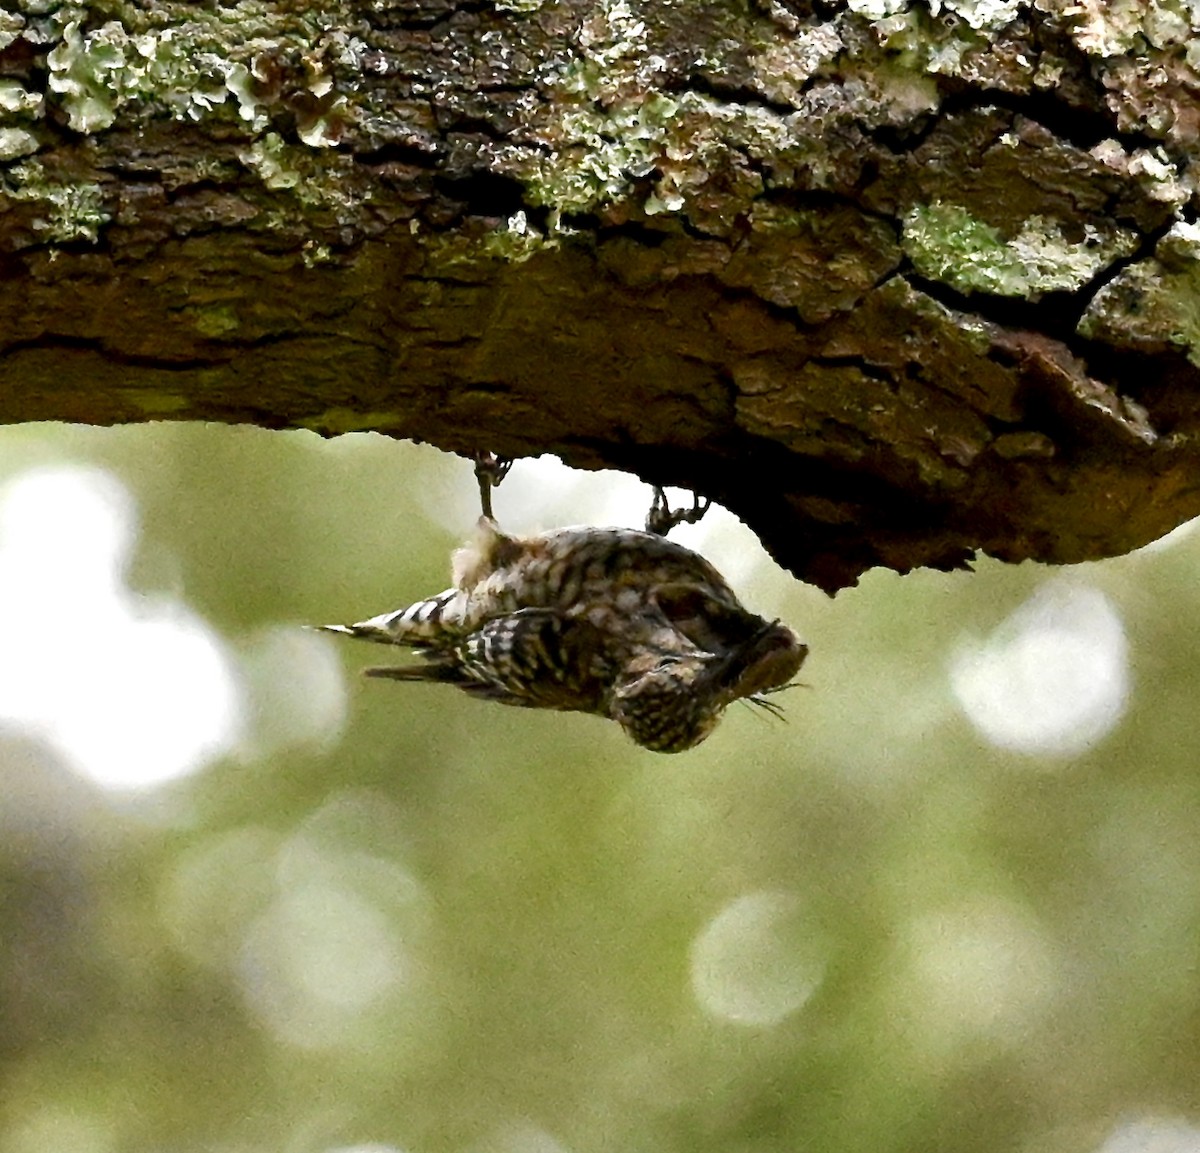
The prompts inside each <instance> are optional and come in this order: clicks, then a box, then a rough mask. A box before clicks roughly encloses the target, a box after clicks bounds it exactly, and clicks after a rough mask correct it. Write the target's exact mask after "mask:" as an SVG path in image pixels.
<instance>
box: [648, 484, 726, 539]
mask: <svg viewBox="0 0 1200 1153" xmlns="http://www.w3.org/2000/svg"><path fill="white" fill-rule="evenodd" d="M711 504H712V501H711V500H709V499H708V497H703V498H702V497H700V496H699V494H697V493H692V507H691V508H687V509H684V508H677V509H672V508H671V506H670V504H669V503H668V502H667V494H666V492H665V491H664V490H663V488H662V486H661V485H657V484H656V485H655V486H654V501H653V503H652V504H651V505H650V511H649V512H648V513H646V531H647V532H652V533H654V534H655V535H656V536H666V535H667V533H669V532H670V531H671V529H673V528H674V527H675V526H676V525H677V524H695V523H696V522H697V521H698V520H699V519H700V518H701V517H702V516H703V515H704V514H705V513H706V512H708V509H709V506H710V505H711Z"/></svg>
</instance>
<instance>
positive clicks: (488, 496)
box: [475, 452, 513, 520]
mask: <svg viewBox="0 0 1200 1153" xmlns="http://www.w3.org/2000/svg"><path fill="white" fill-rule="evenodd" d="M512 463H513V462H512V459H511V458H510V457H507V456H497V455H496V454H495V453H494V452H477V453H476V454H475V479H476V480H477V481H478V482H479V507H480V509H481V510H482V512H483V515H484V516H485V517H487V518H488V520H493V519H494V518H493V516H492V489H494V488H496V487H497V485H499V484H500V482H501V481H502V480H503V479H504V478H505V477H506V476H508V470H509V469H510V468H512Z"/></svg>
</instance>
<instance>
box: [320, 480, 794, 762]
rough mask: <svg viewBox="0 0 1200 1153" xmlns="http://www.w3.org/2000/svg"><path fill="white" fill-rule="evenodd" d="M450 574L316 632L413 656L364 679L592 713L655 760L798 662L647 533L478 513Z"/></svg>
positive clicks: (783, 678) (779, 629)
mask: <svg viewBox="0 0 1200 1153" xmlns="http://www.w3.org/2000/svg"><path fill="white" fill-rule="evenodd" d="M481 484H482V482H481ZM485 511H490V509H488V506H487V503H486V502H485ZM453 580H454V585H453V587H451V588H448V589H447V590H446V591H445V592H442V593H438V595H437V596H434V597H430V598H429V599H428V600H422V601H417V602H416V603H415V604H412V605H409V606H408V607H407V608H403V609H399V610H397V611H395V612H390V613H384V614H382V615H381V616H377V617H372V618H371V619H370V620H365V621H362V622H360V623H358V624H353V625H328V626H326V628H328V629H329V630H330V631H332V632H337V633H344V634H347V635H349V636H354V637H363V638H365V639H367V640H373V641H379V642H382V643H384V644H394V645H405V646H408V647H409V648H413V649H416V650H417V651H418V652H419V653H420V654H421V656H422V657H423V658H424V661H423V663H420V664H416V665H409V666H401V667H389V668H374V669H368V670H367V673H368V675H370V676H377V677H390V678H392V679H393V680H399V681H442V682H445V683H447V684H452V685H457V686H458V687H459V688H461V689H463V690H464V691H466V692H468V693H470V694H471V695H472V696H476V697H481V698H485V699H487V700H494V701H500V702H502V703H504V704H509V705H523V706H526V707H529V708H543V709H560V710H570V711H576V712H584V713H596V714H598V715H600V716H604V717H611V718H612V719H613V720H615V721H616V722H617V723H618V724H620V726H621V727H622V728H623V729H624V730H625V731H626V732H627V733H628V734H629V735H630V737H632V738H633V740H634V741H636V742H637V743H638V744H639V745H642V746H643V747H645V748H647V749H653V750H656V751H658V752H663V753H675V752H681V751H682V750H684V749H690V748H692V747H693V746H695V745H698V744H699V743H700V742H701V741H702V740H704V738H705V737H707V736H708V734H709V733H711V732H712V730H713V729H714V728H715V727H716V724H717V722H718V721H719V720H720V719H721V715H722V713H723V712H724V711H725V708H726V707H727V706H728V705H729V704H731V703H732V702H733V701H736V700H740V699H748V700H750V701H751V702H753V703H756V704H762V705H765V706H767V707H768V708H771V707H773V702H770V701H769V700H767V698H766V696H765V695H764V694H769V693H771V692H773V691H775V690H777V689H780V688H783V687H784V686H785V685H787V684H788V683H789V682H790V681H791V679H792V677H794V676H795V675H796V673H797V672H798V671H799V669H800V666H801V664H803V662H804V658H805V656H806V655H807V654H808V649H807V648H806V647H805V646H804V645H803V644H801V643H800V641H799V639H798V638H797V637H796V635H795V633H793V632H792V631H791V629H789V628H787V627H786V626H785V625H783V624H780V623H779V621H767V620H764V619H763V618H762V617H759V616H756V615H755V614H754V613H751V612H748V611H747V610H746V609H744V608H743V607H742V606H741V604H740V603H739V602H738V599H737V597H736V596H734V594H733V591H732V590H731V589H730V588H729V586H728V585H727V584H726V583H725V580H724V579H723V578H722V576H721V574H720V573H718V572H717V570H716V569H715V568H713V566H712V565H711V564H709V563H708V561H706V560H705V559H704V558H703V557H701V556H699V555H697V554H696V553H694V552H692V551H690V550H689V549H686V548H683V547H682V546H680V545H677V544H674V543H672V542H671V541H669V540H667V539H666V538H665V537H664V536H661V535H659V534H657V533H654V532H639V531H637V530H636V529H623V528H565V529H556V530H554V531H551V532H547V533H542V534H541V535H539V536H531V537H514V536H508V535H506V534H505V533H503V532H501V531H500V530H499V529H498V528H497V527H496V522H495V521H494V520H493V519H491V517H490V516H486V515H485V516H483V517H481V518H480V520H479V524H478V528H477V531H476V535H475V539H474V541H472V542H471V543H470V544H468V545H467V546H466V547H465V548H462V549H459V550H458V551H457V552H456V553H455V554H454V560H453Z"/></svg>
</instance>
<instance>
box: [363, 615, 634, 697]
mask: <svg viewBox="0 0 1200 1153" xmlns="http://www.w3.org/2000/svg"><path fill="white" fill-rule="evenodd" d="M422 656H423V657H424V658H425V660H424V661H423V662H422V663H421V664H418V665H409V666H405V667H399V668H396V667H392V668H373V669H367V675H368V676H374V677H388V678H390V679H392V680H400V681H441V682H443V683H448V684H454V685H457V686H458V687H459V688H461V689H464V690H465V691H466V692H469V693H470V694H471V695H472V696H478V697H484V698H486V699H488V700H494V701H500V702H501V703H503V704H509V705H523V706H526V707H529V708H550V709H566V710H578V711H582V712H598V711H602V708H603V703H604V699H605V696H606V694H607V692H608V689H609V687H610V685H611V683H612V676H613V667H614V662H613V659H612V657H611V654H610V653H609V652H608V648H607V645H606V637H605V633H604V632H603V631H602V630H601V629H599V628H597V627H596V626H595V625H593V624H592V623H591V622H589V621H587V620H586V619H579V618H568V617H565V616H563V615H562V614H561V613H558V612H556V611H555V610H553V609H541V608H536V609H535V608H526V609H518V610H517V611H516V612H513V613H508V614H506V615H504V616H499V617H494V618H492V619H491V620H489V621H487V622H485V623H484V624H483V625H481V626H480V627H479V628H478V629H476V630H475V631H474V632H472V633H468V634H467V635H466V636H464V637H462V638H461V640H459V641H458V642H457V643H456V644H455V645H453V646H452V647H449V648H445V649H435V650H429V651H426V652H423V653H422Z"/></svg>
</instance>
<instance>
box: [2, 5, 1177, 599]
mask: <svg viewBox="0 0 1200 1153" xmlns="http://www.w3.org/2000/svg"><path fill="white" fill-rule="evenodd" d="M1197 25H1200V17H1197V16H1194V15H1193V14H1192V12H1191V8H1190V7H1188V6H1186V5H1182V4H1179V3H1175V2H1174V0H1154V2H1152V3H1150V4H1142V3H1136V4H1135V3H1132V2H1131V3H1114V4H1108V5H1103V6H1087V7H1085V6H1081V5H1076V4H1074V3H1070V2H1068V0H938V2H936V3H930V2H915V0H914V2H909V0H847V2H835V0H755V2H753V3H751V2H744V3H737V4H720V5H714V4H705V3H699V2H692V0H566V2H562V3H554V4H549V3H538V2H535V0H520V2H516V0H508V2H504V3H494V4H456V3H454V2H452V0H390V2H387V3H367V2H363V0H341V2H338V3H333V2H327V3H319V4H306V5H296V4H293V3H290V2H286V0H274V2H272V0H244V2H242V3H238V4H234V5H223V4H211V5H196V4H192V3H181V2H166V0H141V2H138V3H134V2H132V0H96V2H94V3H82V4H79V3H77V4H62V3H56V2H54V0H24V2H22V3H20V4H18V5H17V7H16V9H15V10H13V11H6V12H4V13H0V259H2V260H3V262H4V267H5V269H6V275H7V276H8V278H9V280H10V282H14V283H17V284H19V286H20V292H17V293H10V294H7V298H6V299H3V300H0V353H2V355H0V374H2V375H0V384H2V385H3V393H2V394H0V395H2V396H3V397H4V399H3V400H2V401H0V419H5V420H10V421H11V420H25V419H47V418H61V419H76V420H88V421H93V422H101V423H102V422H111V421H121V420H143V419H150V418H157V417H162V416H169V417H172V418H178V419H217V420H243V421H244V420H251V421H255V422H256V423H261V424H266V425H269V426H272V427H289V426H291V427H305V428H313V429H316V430H318V431H322V432H328V433H333V432H339V431H344V430H347V429H351V428H375V429H377V430H379V431H383V432H386V433H389V434H392V435H396V436H406V437H417V438H420V439H425V440H430V441H433V442H434V443H437V444H440V445H442V446H443V447H445V448H449V449H452V450H457V451H467V450H471V449H476V448H484V447H487V448H491V449H494V450H497V451H501V452H505V453H510V454H513V455H520V454H523V453H533V452H540V451H554V452H558V453H559V454H560V455H562V456H563V457H564V459H566V460H568V461H569V462H571V463H576V464H582V465H585V466H599V465H608V466H616V467H623V468H628V469H632V470H634V471H636V472H638V473H639V474H641V475H643V476H644V477H646V478H647V479H651V480H654V481H656V482H671V483H676V484H683V485H686V486H690V487H694V488H697V489H699V490H701V491H703V492H705V493H706V494H707V495H710V496H712V497H714V498H715V499H717V500H719V501H722V502H724V503H726V504H727V505H729V506H730V507H731V508H733V509H734V511H736V512H738V513H739V514H740V515H742V516H743V517H744V518H745V519H746V520H747V521H748V522H749V523H750V524H751V525H752V527H754V528H755V529H756V530H757V531H758V532H759V534H760V536H761V537H762V539H763V541H764V544H765V545H766V547H767V548H768V549H769V550H770V551H771V552H772V553H773V554H774V555H775V556H776V557H777V558H778V559H779V560H780V561H781V562H782V563H784V564H786V565H787V566H788V567H789V568H791V569H792V571H794V572H795V573H797V574H798V575H800V576H802V577H804V578H806V579H809V580H812V581H815V582H816V583H818V584H820V585H822V587H825V588H827V589H830V590H832V589H836V588H837V587H840V586H842V585H844V584H846V583H849V582H852V581H853V580H854V579H855V578H856V576H857V575H858V574H859V573H860V572H862V571H863V570H864V569H866V568H869V567H870V566H872V565H877V564H884V565H889V566H891V567H894V568H897V569H901V570H903V569H908V568H911V567H913V566H915V565H920V564H933V565H939V566H951V565H955V564H960V563H963V562H964V561H965V560H967V559H968V558H969V557H970V556H971V555H972V553H973V552H976V551H978V550H984V551H986V552H989V553H992V554H993V555H997V556H1001V557H1004V558H1006V559H1011V560H1020V559H1025V558H1031V557H1032V558H1036V559H1041V560H1046V561H1055V562H1068V561H1075V560H1082V559H1087V558H1091V557H1097V556H1102V555H1110V554H1112V553H1116V552H1121V551H1125V550H1127V549H1129V548H1133V547H1136V546H1137V545H1139V544H1142V543H1145V542H1146V541H1148V540H1151V539H1153V538H1154V537H1155V536H1158V535H1160V534H1161V533H1163V532H1165V531H1167V530H1169V529H1170V528H1172V527H1174V525H1175V524H1177V523H1179V522H1180V521H1182V520H1184V519H1186V518H1187V517H1190V516H1193V515H1196V514H1197V513H1200V495H1197V494H1200V484H1197V480H1196V472H1197V470H1198V469H1200V457H1198V455H1197V452H1196V449H1195V447H1194V444H1195V440H1196V437H1195V428H1196V423H1197V418H1198V415H1200V404H1198V403H1197V397H1198V390H1197V384H1198V383H1200V379H1198V376H1197V373H1198V372H1200V367H1198V365H1200V355H1198V354H1197V352H1196V349H1197V347H1198V345H1197V341H1198V340H1200V337H1198V336H1197V332H1198V326H1197V322H1196V317H1197V315H1200V309H1198V307H1197V293H1198V291H1200V277H1198V275H1197V272H1196V269H1197V268H1198V267H1200V244H1198V243H1197V241H1196V238H1195V236H1194V235H1193V233H1194V231H1195V226H1194V223H1193V221H1194V217H1195V209H1196V182H1197V172H1198V171H1200V169H1198V166H1197V159H1198V153H1200V149H1198V146H1197V140H1198V138H1200V116H1198V115H1197V113H1196V107H1197V105H1196V101H1195V92H1196V90H1197V88H1200V73H1198V68H1200V55H1198V54H1197V50H1196V47H1195V45H1196V44H1197V43H1200V37H1198V36H1197V33H1198V32H1200V27H1197Z"/></svg>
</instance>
